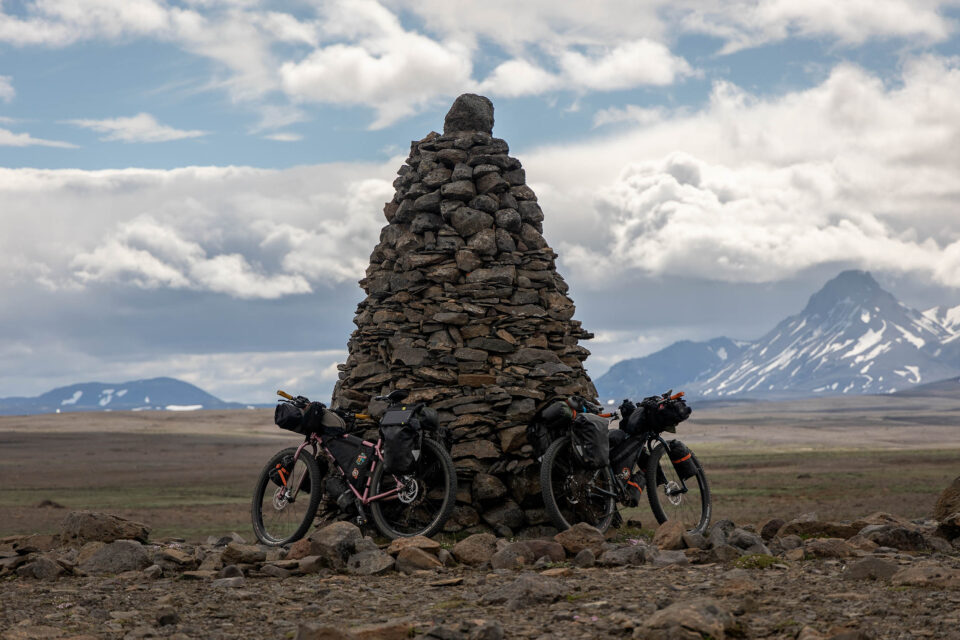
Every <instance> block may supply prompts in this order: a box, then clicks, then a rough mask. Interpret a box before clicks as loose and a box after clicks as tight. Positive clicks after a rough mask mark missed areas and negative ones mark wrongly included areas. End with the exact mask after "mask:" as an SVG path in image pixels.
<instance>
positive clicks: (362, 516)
mask: <svg viewBox="0 0 960 640" xmlns="http://www.w3.org/2000/svg"><path fill="white" fill-rule="evenodd" d="M353 501H354V503H355V504H356V505H357V517H356V523H357V526H358V527H362V526H363V525H365V524H367V514H366V512H365V511H364V510H363V502H361V501H360V499H359V498H357V497H356V496H354V498H353Z"/></svg>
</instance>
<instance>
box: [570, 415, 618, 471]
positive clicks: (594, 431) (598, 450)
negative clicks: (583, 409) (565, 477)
mask: <svg viewBox="0 0 960 640" xmlns="http://www.w3.org/2000/svg"><path fill="white" fill-rule="evenodd" d="M609 430H610V429H609V428H608V426H607V421H606V420H605V419H604V418H601V417H600V416H598V415H594V414H592V413H581V414H580V415H578V416H577V417H576V418H574V420H573V426H572V427H571V428H570V440H571V443H572V444H573V453H574V456H575V457H576V458H577V460H578V462H579V463H580V464H581V465H582V466H583V467H584V468H585V469H601V468H603V467H605V466H607V465H608V464H610V440H609V437H608V435H607V432H608V431H609Z"/></svg>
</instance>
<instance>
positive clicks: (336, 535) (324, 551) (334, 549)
mask: <svg viewBox="0 0 960 640" xmlns="http://www.w3.org/2000/svg"><path fill="white" fill-rule="evenodd" d="M309 540H310V555H316V556H320V557H322V558H324V559H325V560H326V561H327V562H328V563H329V566H330V567H331V568H333V569H344V568H346V566H347V559H348V558H349V557H350V556H351V555H353V553H354V552H355V551H356V547H357V543H359V542H361V541H362V540H363V534H362V533H361V532H360V529H359V528H358V527H357V526H356V525H354V524H351V523H349V522H334V523H333V524H329V525H327V526H326V527H323V528H322V529H318V530H316V531H314V532H313V533H311V534H310V536H309Z"/></svg>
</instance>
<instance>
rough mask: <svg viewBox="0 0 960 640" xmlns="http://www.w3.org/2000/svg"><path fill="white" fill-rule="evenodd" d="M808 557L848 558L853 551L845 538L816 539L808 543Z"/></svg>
mask: <svg viewBox="0 0 960 640" xmlns="http://www.w3.org/2000/svg"><path fill="white" fill-rule="evenodd" d="M806 552H807V555H809V556H813V557H814V558H848V557H850V556H851V555H853V549H852V548H851V547H850V545H848V544H847V543H846V541H845V540H844V539H843V538H815V539H813V540H809V541H807V545H806Z"/></svg>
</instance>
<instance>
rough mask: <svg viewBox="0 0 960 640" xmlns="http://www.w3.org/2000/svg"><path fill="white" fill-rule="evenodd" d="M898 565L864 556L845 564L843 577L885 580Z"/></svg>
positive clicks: (897, 568)
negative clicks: (861, 558)
mask: <svg viewBox="0 0 960 640" xmlns="http://www.w3.org/2000/svg"><path fill="white" fill-rule="evenodd" d="M899 570H900V567H899V566H897V565H895V564H892V563H890V562H887V561H886V560H881V559H880V558H864V559H863V560H859V561H857V562H854V563H853V564H850V565H848V566H847V570H846V571H845V572H844V573H843V577H844V578H846V579H847V580H887V579H889V578H891V577H893V574H895V573H897V571H899Z"/></svg>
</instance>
